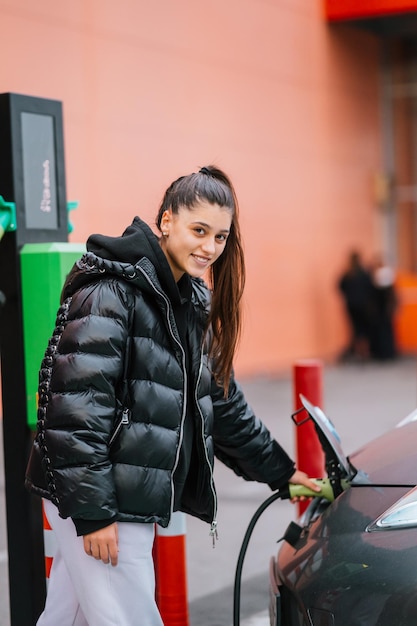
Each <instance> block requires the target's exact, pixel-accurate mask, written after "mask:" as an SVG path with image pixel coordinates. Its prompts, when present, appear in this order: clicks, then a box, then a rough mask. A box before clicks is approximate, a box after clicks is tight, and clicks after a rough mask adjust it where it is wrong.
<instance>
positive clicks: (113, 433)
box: [26, 218, 294, 526]
mask: <svg viewBox="0 0 417 626" xmlns="http://www.w3.org/2000/svg"><path fill="white" fill-rule="evenodd" d="M91 239H92V243H91V242H90V246H88V247H89V248H90V249H91V248H92V249H94V250H95V251H96V252H100V256H98V255H97V254H95V253H93V252H88V253H87V254H86V255H84V256H83V258H82V259H81V260H80V261H79V262H78V263H77V264H76V265H75V266H74V268H73V270H72V271H71V273H70V275H69V277H68V279H67V282H66V285H65V288H64V291H63V298H65V299H66V301H65V303H64V306H63V310H62V311H61V314H62V315H61V318H60V320H59V323H58V327H57V330H56V331H55V337H56V338H55V339H54V340H53V341H52V343H51V347H50V349H49V351H48V355H47V357H46V360H45V361H44V363H43V367H42V369H41V376H40V377H41V384H40V407H39V425H38V428H39V432H38V436H37V438H36V441H35V443H34V446H33V449H32V454H31V458H30V461H29V465H28V470H27V479H26V482H27V486H28V488H29V489H31V490H33V491H34V492H36V493H37V494H39V495H41V496H44V497H46V498H50V499H52V500H53V501H55V503H56V504H57V506H58V508H59V511H60V514H61V516H63V517H72V518H73V519H74V521H75V523H77V520H86V521H88V520H90V521H94V520H101V521H104V522H106V520H109V522H110V521H112V520H119V521H134V522H157V523H159V524H161V525H162V526H167V524H168V523H169V520H170V516H171V513H172V510H173V502H174V494H173V472H174V470H175V468H176V466H177V463H178V459H179V452H180V446H181V441H182V435H183V424H184V418H185V414H186V410H187V407H186V403H187V401H188V400H189V399H190V398H192V399H193V400H192V403H193V406H192V407H190V408H189V409H188V411H190V410H191V413H192V415H193V417H194V419H195V421H194V433H195V441H196V454H193V455H192V460H191V466H190V470H189V473H188V478H187V481H186V484H185V487H184V492H183V497H182V505H181V509H182V510H183V511H184V512H187V513H190V514H192V515H196V516H198V517H200V518H201V519H203V520H205V521H207V522H209V523H212V522H215V518H216V506H217V504H216V493H215V487H214V483H213V461H214V456H215V455H217V456H218V457H219V458H220V459H221V460H222V461H223V462H224V463H226V464H227V465H228V466H229V467H231V468H232V469H233V470H234V471H235V472H236V473H237V474H238V475H241V476H243V477H244V478H245V479H248V480H257V481H260V482H265V483H268V484H269V485H270V486H271V487H272V488H277V487H279V486H281V485H283V484H285V483H286V482H287V481H288V479H289V478H290V477H291V475H292V474H293V472H294V464H293V462H292V461H291V459H290V458H289V457H288V456H287V454H286V453H285V452H284V451H283V450H282V448H281V447H280V446H279V445H278V443H277V442H276V441H274V440H273V439H272V438H271V435H270V433H269V431H268V430H267V429H266V428H265V426H264V425H263V424H262V423H261V422H260V421H259V420H258V419H257V418H256V417H255V415H254V414H253V412H252V410H251V409H250V407H249V406H248V405H247V403H246V401H245V398H244V396H243V394H242V391H241V389H240V387H239V386H238V384H237V383H236V382H235V381H234V380H232V381H231V385H230V391H229V394H228V397H227V399H225V398H224V394H223V390H222V389H220V388H219V387H217V386H216V385H215V383H214V382H213V379H212V376H211V372H210V363H209V360H208V358H207V354H205V351H204V349H202V338H203V329H204V324H205V321H206V319H207V313H208V306H209V293H208V290H207V289H206V287H205V285H204V284H203V282H202V281H200V280H195V279H192V280H191V281H190V282H191V285H192V295H191V306H192V308H193V313H194V314H193V315H192V316H191V320H192V322H191V323H192V326H190V327H189V328H188V336H189V344H190V345H189V348H188V367H186V364H185V353H184V349H183V347H182V345H181V339H180V335H179V333H178V330H177V326H176V322H175V318H174V315H173V309H172V304H171V300H170V297H169V296H168V295H167V293H166V291H167V289H165V288H164V287H163V286H162V285H161V280H160V278H161V270H160V266H161V265H163V263H164V262H166V261H165V256H164V254H163V253H162V251H161V250H160V247H159V244H158V239H157V238H156V236H155V235H154V234H153V233H152V231H151V230H150V229H149V227H148V226H146V224H144V223H143V222H142V221H141V220H139V218H135V220H134V222H133V224H132V225H131V226H130V227H129V228H128V229H127V230H126V232H125V233H124V236H123V237H121V238H114V239H113V238H104V237H103V238H102V239H99V238H98V237H96V238H95V239H94V238H91ZM112 241H113V243H112ZM131 244H134V245H131ZM109 249H111V252H110V251H109ZM120 250H122V251H124V252H123V253H121V252H120ZM116 251H117V254H118V255H119V257H120V258H121V259H122V260H118V261H115V260H111V258H105V257H112V256H113V257H115V256H116ZM132 255H136V259H138V260H137V262H131V261H130V260H126V259H131V260H133V258H134V257H133V256H132ZM164 269H166V268H164ZM187 372H191V374H189V373H187ZM124 380H125V382H124ZM42 381H43V382H42ZM190 385H191V389H192V393H190V392H189V386H190Z"/></svg>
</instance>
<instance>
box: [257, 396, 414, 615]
mask: <svg viewBox="0 0 417 626" xmlns="http://www.w3.org/2000/svg"><path fill="white" fill-rule="evenodd" d="M301 400H302V404H303V409H301V411H302V412H303V413H300V412H298V415H297V414H294V415H293V420H294V421H295V422H296V423H297V424H300V423H301V421H302V420H303V419H304V418H306V419H312V420H313V422H314V426H315V429H316V432H317V434H318V437H319V440H320V443H321V445H322V447H323V451H324V455H325V462H326V472H327V480H326V481H324V482H323V492H322V493H321V494H320V495H319V496H318V497H314V498H313V499H312V501H311V503H310V504H309V506H308V508H307V509H306V510H305V512H304V514H303V515H302V516H301V518H300V519H299V520H298V521H297V522H296V523H295V522H292V523H291V524H290V525H289V527H288V529H287V531H286V533H285V539H284V540H283V541H282V543H281V544H280V548H279V550H278V554H277V556H276V557H273V558H272V559H271V563H270V607H269V608H270V611H269V612H270V624H271V626H415V625H416V624H417V487H416V485H417V410H416V411H415V412H413V413H412V414H411V415H409V416H408V417H407V418H406V419H405V420H403V421H402V422H400V423H399V424H398V425H397V426H396V427H395V428H393V429H392V430H390V431H389V432H387V433H386V434H384V435H382V436H380V437H378V438H377V439H375V440H373V441H372V442H370V443H369V444H367V445H365V446H364V447H363V448H361V449H359V450H358V451H357V452H355V453H354V454H352V455H350V456H349V458H348V457H346V456H345V455H344V453H343V450H342V446H341V443H340V439H339V437H338V434H337V431H336V430H335V428H334V425H333V424H332V423H331V421H330V420H329V419H328V418H327V417H326V415H325V414H324V413H323V411H322V410H321V409H320V408H319V407H316V406H313V405H312V404H311V403H310V402H309V401H308V400H307V399H306V398H304V397H301ZM303 415H304V417H303ZM300 416H301V418H300ZM290 495H294V494H290Z"/></svg>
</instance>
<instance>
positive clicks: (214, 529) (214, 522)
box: [194, 348, 219, 548]
mask: <svg viewBox="0 0 417 626" xmlns="http://www.w3.org/2000/svg"><path fill="white" fill-rule="evenodd" d="M202 370H203V348H202V349H201V355H200V367H199V370H198V376H197V381H196V385H195V389H194V399H195V405H196V407H197V410H198V412H199V415H200V417H201V438H202V441H203V450H204V456H205V459H206V463H207V466H208V468H209V470H210V489H211V493H212V495H213V503H214V511H213V519H212V522H211V525H210V537H211V538H212V541H213V548H215V547H216V541H217V539H218V538H219V537H218V534H217V519H216V518H217V494H216V489H215V487H214V476H213V470H212V467H211V464H210V461H209V458H208V456H207V448H206V443H205V441H204V417H203V415H202V413H201V410H200V406H199V404H198V398H197V389H198V385H199V384H200V379H201V372H202Z"/></svg>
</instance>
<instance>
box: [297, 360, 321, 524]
mask: <svg viewBox="0 0 417 626" xmlns="http://www.w3.org/2000/svg"><path fill="white" fill-rule="evenodd" d="M322 374H323V365H322V362H321V361H319V360H317V359H305V360H302V361H297V362H296V363H295V364H294V367H293V381H294V386H293V389H294V410H295V411H297V410H298V409H300V408H301V407H302V404H301V400H300V393H301V394H303V396H305V397H306V398H307V400H309V401H310V402H311V403H312V404H314V405H315V406H320V407H323V375H322ZM306 417H307V414H306ZM296 460H297V461H296V465H297V469H300V470H302V471H303V472H306V474H308V475H309V476H310V477H311V478H321V477H323V476H325V461H324V453H323V449H322V447H321V444H320V441H319V438H318V436H317V433H316V430H315V428H314V424H313V422H312V420H309V421H308V422H306V423H305V424H302V425H301V426H298V427H297V428H296ZM307 505H308V503H307V502H300V503H299V505H298V506H299V513H300V515H301V513H303V511H304V510H305V509H306V508H307Z"/></svg>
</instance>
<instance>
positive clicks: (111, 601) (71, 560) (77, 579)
mask: <svg viewBox="0 0 417 626" xmlns="http://www.w3.org/2000/svg"><path fill="white" fill-rule="evenodd" d="M44 505H45V513H46V516H47V518H48V520H49V523H50V525H51V526H52V529H53V531H54V533H55V537H56V542H57V551H56V554H55V556H54V559H53V563H52V568H51V573H50V578H49V586H48V593H47V596H46V604H45V610H44V612H43V613H42V615H41V616H40V618H39V620H38V622H37V626H163V623H162V620H161V616H160V614H159V611H158V607H157V605H156V602H155V572H154V566H153V559H152V546H153V540H154V525H153V524H132V523H128V522H123V523H120V524H119V557H118V564H117V565H116V567H113V566H112V565H110V564H105V563H103V562H102V561H98V560H96V559H94V558H93V557H91V556H88V555H87V554H86V553H85V552H84V544H83V538H82V537H77V534H76V530H75V526H74V524H73V522H72V520H71V519H65V520H64V519H62V518H61V517H59V515H58V510H57V508H56V507H55V505H53V504H52V503H51V502H49V501H45V502H44Z"/></svg>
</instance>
